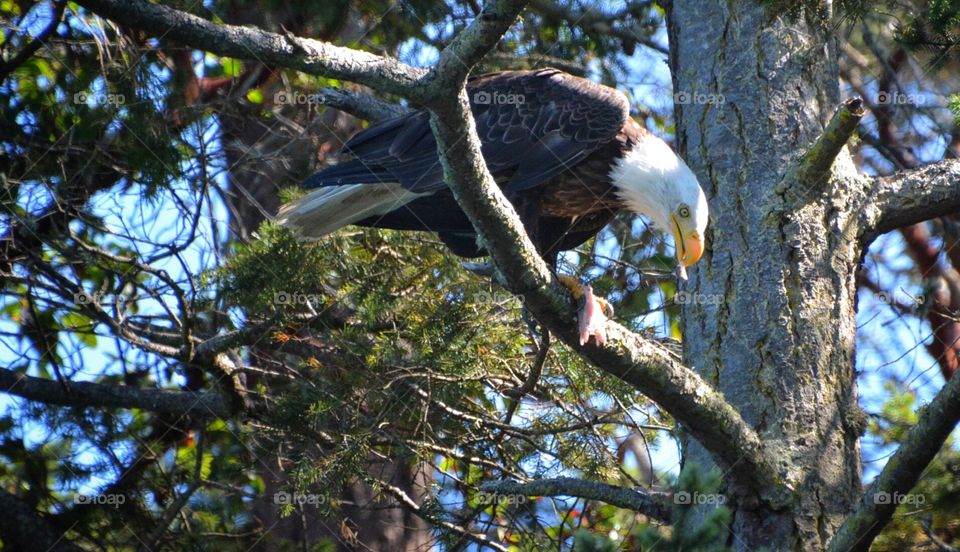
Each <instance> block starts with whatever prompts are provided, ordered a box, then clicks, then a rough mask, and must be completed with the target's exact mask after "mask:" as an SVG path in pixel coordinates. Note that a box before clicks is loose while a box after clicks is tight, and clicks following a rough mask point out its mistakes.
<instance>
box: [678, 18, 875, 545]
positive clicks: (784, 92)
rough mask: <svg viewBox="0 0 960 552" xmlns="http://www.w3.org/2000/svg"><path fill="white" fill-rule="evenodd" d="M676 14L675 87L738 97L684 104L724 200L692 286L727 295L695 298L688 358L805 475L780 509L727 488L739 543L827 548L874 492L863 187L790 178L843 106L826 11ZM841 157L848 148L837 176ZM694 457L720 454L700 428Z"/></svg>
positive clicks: (789, 466)
mask: <svg viewBox="0 0 960 552" xmlns="http://www.w3.org/2000/svg"><path fill="white" fill-rule="evenodd" d="M668 26H669V33H670V44H671V56H670V60H671V65H672V69H673V78H674V91H675V92H686V93H687V94H688V95H690V96H691V97H698V96H697V95H700V94H715V95H717V96H715V97H716V98H720V97H722V98H723V100H724V101H722V102H720V101H718V102H714V103H699V104H698V103H688V104H681V105H677V107H676V116H677V128H678V136H677V144H678V147H679V150H680V153H681V155H682V156H683V157H684V158H685V159H687V161H688V163H689V164H690V166H691V168H692V169H693V171H694V172H695V173H696V174H697V176H698V177H699V179H700V182H701V185H703V186H704V189H705V191H706V194H707V197H710V198H712V200H711V202H710V203H711V205H710V207H711V213H712V216H711V221H710V227H709V229H708V235H707V243H708V249H707V251H706V253H705V255H704V258H703V259H702V260H701V262H700V264H699V265H697V267H696V268H695V269H694V270H692V271H691V279H690V281H689V282H688V284H687V289H691V290H696V291H697V293H698V294H702V295H703V296H707V297H716V298H719V299H721V300H718V301H704V302H696V303H692V304H688V305H685V306H684V309H683V314H682V325H683V334H684V357H685V360H686V363H687V364H689V365H692V366H695V367H696V368H697V370H698V371H699V372H700V373H701V375H702V376H703V377H704V378H705V379H707V381H710V382H713V383H714V385H715V386H716V387H717V389H718V390H719V391H720V392H721V393H722V394H723V396H724V397H725V398H726V400H727V401H729V402H730V403H731V404H732V405H733V406H734V407H735V408H736V409H737V410H738V411H739V412H740V413H741V415H742V416H743V417H744V419H745V420H746V421H747V422H748V423H749V424H751V425H752V426H753V427H755V428H756V429H757V431H759V432H760V434H761V436H762V438H764V439H765V440H767V442H768V443H769V447H770V449H771V450H774V451H776V452H775V454H776V456H777V458H776V461H777V462H778V463H779V465H781V466H784V467H785V470H786V473H787V474H788V485H789V486H790V487H791V488H793V489H795V493H794V494H793V497H792V500H791V501H790V503H789V504H787V505H786V506H785V507H784V508H782V509H779V510H774V509H772V508H770V507H769V506H768V505H765V504H763V503H756V502H753V501H751V500H749V495H748V494H747V493H745V492H744V490H743V489H740V488H737V487H736V486H731V487H730V488H728V490H727V492H728V493H729V495H730V499H731V500H730V502H729V503H728V506H730V507H731V508H732V509H733V512H734V517H733V523H732V526H731V532H732V542H731V544H732V545H733V546H734V548H736V549H738V550H756V549H759V548H760V547H763V546H766V547H770V548H772V549H774V550H794V549H820V548H822V547H823V546H824V545H825V544H826V542H827V540H828V539H829V537H830V536H831V535H832V534H833V533H834V532H835V531H836V529H837V528H838V527H839V525H840V523H841V522H842V521H843V518H844V516H845V515H846V514H847V513H848V512H849V511H850V509H851V507H852V501H853V500H855V499H856V497H857V496H859V494H860V492H861V491H860V457H859V448H858V442H857V439H858V437H859V434H860V431H861V429H862V422H861V421H860V420H861V414H860V411H859V409H858V407H857V405H856V391H855V379H854V365H853V361H854V335H855V331H856V326H855V320H854V317H855V299H856V295H855V294H856V287H855V278H854V275H855V272H856V269H857V265H858V263H859V261H860V258H861V254H862V251H861V249H860V247H859V246H858V241H857V239H856V233H855V232H854V233H851V229H854V230H855V226H854V219H853V216H852V215H851V213H850V207H851V204H852V198H851V196H852V193H851V192H850V191H849V190H847V189H844V188H843V187H834V188H832V189H830V190H829V193H826V194H819V193H818V192H819V189H818V188H817V187H815V186H814V184H815V183H813V182H809V183H806V182H801V183H798V184H799V186H792V187H789V188H788V189H785V190H783V191H782V192H781V193H779V194H778V189H777V185H778V184H779V183H780V182H781V181H782V180H783V179H784V177H785V176H786V175H787V174H788V172H789V171H790V168H791V167H794V168H797V167H802V166H803V165H804V163H803V161H804V160H803V159H802V158H801V157H802V153H803V152H804V151H809V148H811V146H813V145H814V144H815V143H817V140H818V138H819V137H820V135H821V134H822V133H823V131H824V129H825V125H826V124H827V122H828V120H829V118H830V116H831V115H832V114H833V113H834V112H835V111H836V109H837V107H838V105H839V104H840V97H839V84H838V77H837V61H836V60H837V57H836V51H835V50H836V48H835V45H834V43H833V40H832V38H831V36H830V32H829V30H828V29H827V27H828V25H827V24H826V22H824V24H823V25H819V24H810V23H808V22H806V21H804V20H802V19H801V20H797V21H787V20H785V19H783V18H780V17H778V16H777V14H776V13H773V12H771V11H767V9H766V8H764V7H762V6H761V5H758V4H756V3H753V2H734V3H730V2H718V1H710V2H689V1H684V0H678V1H677V2H675V3H674V5H673V7H672V9H671V11H670V13H669V20H668ZM721 95H722V96H721ZM699 97H702V96H699ZM843 170H846V171H847V172H848V173H849V172H850V171H851V170H852V167H851V164H850V161H849V156H848V155H847V154H846V153H845V152H841V153H840V156H839V158H838V162H837V163H836V164H835V165H834V175H836V174H837V173H838V172H840V171H843ZM798 199H804V200H805V201H802V202H798V201H797V200H798ZM798 203H799V204H800V206H799V207H797V208H796V210H792V209H788V210H782V209H783V208H784V206H786V205H789V206H796V205H798ZM685 461H686V462H696V463H698V464H700V465H701V466H704V465H710V464H711V463H712V458H711V456H710V454H708V453H707V451H706V450H705V448H704V446H703V444H701V443H699V442H696V441H693V440H691V441H690V442H689V443H688V444H687V446H686V458H685Z"/></svg>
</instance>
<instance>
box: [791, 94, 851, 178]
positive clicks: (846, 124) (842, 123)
mask: <svg viewBox="0 0 960 552" xmlns="http://www.w3.org/2000/svg"><path fill="white" fill-rule="evenodd" d="M864 113H865V111H864V110H863V101H862V100H861V99H860V98H852V99H849V100H847V101H846V102H844V104H843V105H841V106H840V107H839V108H838V109H837V112H836V113H834V114H833V118H832V119H830V122H829V123H828V124H827V128H825V129H824V130H823V134H821V135H820V137H819V138H817V141H816V142H815V143H814V144H813V145H812V146H811V147H810V149H809V150H807V152H806V153H805V154H804V155H803V157H801V158H800V159H799V161H798V163H797V165H796V166H795V167H794V169H793V171H791V172H790V173H789V174H788V175H787V177H786V178H784V181H783V183H782V184H781V185H780V186H778V189H780V190H779V191H786V190H788V189H794V190H799V191H802V192H803V193H800V194H797V195H798V196H801V197H804V196H806V195H807V194H806V191H808V190H815V191H819V190H822V189H823V186H824V185H825V184H826V183H827V181H828V180H829V179H830V168H831V167H832V166H833V162H834V160H835V159H836V158H837V156H838V155H840V151H841V150H842V149H843V146H844V145H845V144H846V143H847V140H849V139H850V137H851V136H852V135H853V133H854V131H856V130H857V125H858V124H859V123H860V119H861V118H862V117H863V115H864Z"/></svg>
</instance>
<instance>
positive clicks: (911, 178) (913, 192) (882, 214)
mask: <svg viewBox="0 0 960 552" xmlns="http://www.w3.org/2000/svg"><path fill="white" fill-rule="evenodd" d="M867 182H868V185H867V186H868V187H867V190H866V192H867V193H866V198H865V199H866V201H867V202H868V203H867V205H866V206H865V208H864V210H863V216H864V217H865V220H864V222H863V224H862V226H861V228H863V235H864V237H865V238H867V240H868V241H869V240H872V239H873V238H874V237H875V236H877V235H880V234H883V233H884V232H889V231H891V230H895V229H897V228H900V227H902V226H907V225H908V224H915V223H918V222H922V221H925V220H929V219H932V218H936V217H941V216H944V215H949V214H952V213H956V212H960V160H957V159H949V160H945V161H940V162H938V163H931V164H929V165H924V166H922V167H917V168H916V169H912V170H906V171H900V172H897V173H896V174H893V175H890V176H881V177H876V178H873V179H870V180H868V181H867Z"/></svg>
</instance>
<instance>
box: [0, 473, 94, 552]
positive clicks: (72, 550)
mask: <svg viewBox="0 0 960 552" xmlns="http://www.w3.org/2000/svg"><path fill="white" fill-rule="evenodd" d="M0 512H3V515H0V538H2V540H3V543H4V544H5V545H7V546H9V547H10V548H12V549H16V550H47V551H50V552H53V551H55V552H76V551H79V550H80V548H78V547H76V546H74V545H73V544H72V543H71V542H70V541H68V540H67V539H66V538H65V537H64V534H63V531H61V530H60V529H58V528H57V527H56V526H55V525H54V524H53V523H51V522H50V521H49V520H47V519H44V518H43V517H41V516H40V514H38V513H37V511H36V510H34V508H33V507H31V506H30V505H29V504H27V503H25V502H23V501H22V500H20V499H19V498H17V497H15V496H13V495H12V494H10V493H8V492H7V491H5V490H3V489H0Z"/></svg>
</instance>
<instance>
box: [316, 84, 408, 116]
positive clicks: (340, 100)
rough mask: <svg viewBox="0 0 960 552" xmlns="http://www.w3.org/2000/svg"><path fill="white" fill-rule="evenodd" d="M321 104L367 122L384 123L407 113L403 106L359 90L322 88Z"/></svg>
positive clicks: (319, 94)
mask: <svg viewBox="0 0 960 552" xmlns="http://www.w3.org/2000/svg"><path fill="white" fill-rule="evenodd" d="M316 94H317V96H318V98H319V102H320V103H322V104H323V105H326V106H329V107H332V108H334V109H339V110H340V111H343V112H345V113H349V114H350V115H353V116H354V117H357V118H359V119H364V120H366V121H382V120H383V119H389V118H391V117H397V116H399V115H403V114H404V113H406V112H407V110H406V109H404V108H403V106H401V105H398V104H395V103H390V102H387V101H384V100H381V99H380V98H377V97H376V96H371V95H370V94H367V93H365V92H360V91H359V90H350V89H347V88H321V89H320V90H317V91H316Z"/></svg>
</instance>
